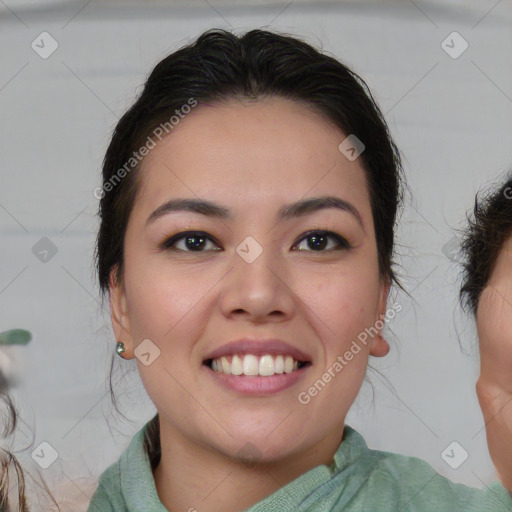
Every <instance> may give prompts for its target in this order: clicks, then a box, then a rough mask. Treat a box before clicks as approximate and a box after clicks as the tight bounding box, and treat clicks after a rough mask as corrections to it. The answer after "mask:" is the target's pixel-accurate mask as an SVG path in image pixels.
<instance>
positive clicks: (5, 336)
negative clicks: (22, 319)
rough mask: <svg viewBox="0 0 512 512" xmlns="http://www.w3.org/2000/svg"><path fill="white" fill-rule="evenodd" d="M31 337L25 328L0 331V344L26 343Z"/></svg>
mask: <svg viewBox="0 0 512 512" xmlns="http://www.w3.org/2000/svg"><path fill="white" fill-rule="evenodd" d="M31 339H32V334H30V332H29V331H26V330H25V329H10V330H9V331H4V332H0V345H26V344H27V343H28V342H29V341H30V340H31Z"/></svg>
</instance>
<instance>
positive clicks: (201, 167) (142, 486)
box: [89, 30, 512, 512]
mask: <svg viewBox="0 0 512 512" xmlns="http://www.w3.org/2000/svg"><path fill="white" fill-rule="evenodd" d="M362 84H364V83H363V82H362V81H361V80H360V79H359V78H358V77H357V76H356V75H354V74H353V73H352V72H351V71H350V70H348V69H347V68H346V67H345V66H343V65H342V64H340V63H339V62H338V61H336V60H335V59H333V58H330V57H328V56H325V55H322V54H320V53H319V52H317V51H316V50H314V49H313V48H311V47H310V46H308V45H307V44H305V43H303V42H301V41H299V40H297V39H295V38H291V37H284V36H281V35H277V34H274V33H270V32H266V31H259V30H255V31H251V32H249V33H248V34H245V35H244V36H241V37H237V36H235V35H233V34H230V33H227V32H224V31H220V30H216V31H209V32H207V33H205V34H203V35H202V36H200V37H199V39H198V40H197V41H196V42H195V43H194V44H192V45H189V46H186V47H184V48H182V49H180V50H179V51H177V52H175V53H173V54H172V55H170V56H168V57H167V58H165V59H164V60H163V61H162V62H160V63H159V64H158V65H157V66H156V68H155V69H154V70H153V72H152V73H151V75H150V76H149V78H148V81H147V83H146V85H145V89H144V91H143V92H142V94H141V96H140V97H139V99H138V100H137V102H136V103H135V105H134V106H133V107H132V108H131V109H130V110H129V111H128V112H127V113H126V114H125V116H124V117H123V118H122V119H121V120H120V122H119V124H118V125H117V127H116V130H115V132H114V135H113V139H112V142H111V144H110V146H109V148H108V150H107V154H106V157H105V161H104V167H103V186H102V187H101V189H99V190H98V191H97V194H98V196H99V197H101V203H100V214H101V227H100V231H99V235H98V244H97V263H98V273H99V279H100V286H101V289H102V290H103V292H104V293H107V292H108V294H109V297H110V305H111V315H112V323H113V327H114V331H115V336H116V340H117V341H118V353H119V355H120V356H121V357H124V358H125V359H134V358H136V360H137V366H138V369H139V372H140V375H141V378H142V381H143V384H144V386H145V389H146V391H147V393H148V395H149V397H150V398H151V400H152V401H153V403H154V404H155V406H156V408H157V410H158V414H157V415H156V416H155V418H153V419H152V420H151V421H150V422H148V423H147V424H146V425H145V426H144V428H143V429H141V430H140V431H139V432H138V433H137V434H136V435H135V436H134V438H133V439H132V442H131V444H130V446H129V447H128V448H127V450H126V451H125V452H124V454H123V455H122V456H121V458H120V460H119V461H118V462H116V463H115V464H113V465H112V466H110V467H109V468H107V470H106V471H105V472H104V473H103V475H102V476H101V478H100V483H99V486H98V489H97V491H96V493H95V495H94V496H93V498H92V501H91V504H90V507H89V511H91V512H92V511H94V510H116V511H120V510H127V511H135V510H152V511H162V512H163V511H165V510H172V511H180V510H183V511H192V510H209V511H217V510H222V511H233V512H234V511H239V510H251V511H253V512H254V511H257V510H258V511H261V510H280V511H282V510H290V511H291V510H345V511H353V510H379V511H385V510H390V511H391V510H393V511H396V510H399V509H407V510H450V511H452V512H453V511H456V510H464V511H468V510H475V511H476V510H484V509H485V510H510V509H511V508H512V498H511V496H510V494H509V493H508V492H507V491H506V490H505V489H504V488H503V487H502V486H501V485H500V484H499V483H497V482H495V483H494V484H493V485H491V486H490V487H489V488H487V489H485V490H478V489H472V488H469V487H466V486H463V485H461V484H454V483H452V482H450V481H449V480H448V479H446V478H443V477H442V476H440V475H438V474H436V473H435V472H434V470H433V469H432V468H431V467H430V466H429V465H428V464H427V463H425V462H424V461H421V460H419V459H416V458H410V457H404V456H401V455H397V454H391V453H387V452H379V451H374V450H369V449H368V448H367V446H366V444H365V442H364V440H363V439H362V437H361V436H360V435H359V434H358V433H357V432H356V431H355V430H354V429H352V428H350V426H348V425H345V416H346V414H347V412H348V410H349V408H350V406H351V405H352V403H353V401H354V399H355V398H356V396H357V394H358V391H359V389H360V386H361V384H362V381H363V378H364V375H365V372H366V368H367V364H368V359H369V356H370V355H372V356H375V357H382V356H385V355H386V354H387V352H388V350H389V346H388V343H387V342H386V340H385V339H384V337H383V334H382V327H383V325H384V321H383V319H384V318H386V316H387V314H388V312H389V310H390V309H391V308H390V307H389V305H388V304H387V297H388V292H389V288H390V285H391V283H392V282H394V281H395V276H394V273H393V270H392V257H393V234H394V225H395V219H396V214H397V210H398V207H399V205H400V202H401V190H402V184H401V163H400V157H399V153H398V151H397V149H396V147H395V145H394V143H393V141H392V140H391V138H390V136H389V133H388V129H387V126H386V124H385V122H384V120H383V118H382V115H381V113H380V111H379V109H378V107H377V106H376V105H375V103H374V102H373V99H372V98H371V95H370V94H369V92H367V89H365V88H364V87H363V85H362ZM363 333H366V337H365V336H362V334H363Z"/></svg>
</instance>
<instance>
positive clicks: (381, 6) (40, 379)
mask: <svg viewBox="0 0 512 512" xmlns="http://www.w3.org/2000/svg"><path fill="white" fill-rule="evenodd" d="M22 4H25V6H23V5H22ZM117 4H120V2H111V3H106V4H98V3H96V2H91V3H87V2H77V3H74V2H66V4H65V5H64V4H63V5H62V6H57V7H55V5H56V4H54V3H44V2H20V3H19V4H17V3H16V2H15V1H10V2H5V3H4V4H2V9H1V10H0V47H1V48H2V52H1V53H0V70H1V71H0V108H1V120H2V122H1V126H0V144H1V146H0V176H1V182H0V183H1V186H0V227H1V242H2V243H1V244H0V262H1V265H0V312H1V317H0V330H3V329H8V328H11V327H24V328H27V329H29V330H30V331H32V333H33V335H34V339H33V340H32V342H31V343H30V345H29V346H28V347H24V348H20V352H21V353H22V354H21V356H22V358H23V361H24V367H23V368H22V370H21V379H22V383H21V384H20V385H19V386H18V387H17V388H15V389H14V390H13V396H14V397H15V398H16V401H17V404H18V407H19V409H20V412H21V414H22V418H23V419H24V420H25V421H26V423H27V425H24V424H22V425H21V430H20V431H19V433H18V436H17V440H16V446H17V447H19V449H22V448H24V447H25V446H27V445H28V444H29V443H30V442H32V440H33V438H35V443H34V447H36V446H37V445H38V444H39V443H40V442H42V441H47V442H49V443H50V444H51V445H52V446H54V447H55V448H56V449H57V451H58V452H59V455H60V458H59V460H58V461H57V463H56V464H55V465H54V466H52V468H53V469H55V470H56V471H58V472H59V474H60V472H61V471H63V472H64V473H65V474H66V475H67V476H69V477H70V478H72V477H75V476H79V475H84V474H89V472H90V473H92V474H94V475H97V474H98V473H99V472H100V471H102V470H103V469H104V468H105V467H106V466H107V465H108V464H110V463H111V462H113V461H114V460H116V459H117V457H118V456H119V454H120V453H121V451H122V450H123V449H124V447H125V446H126V445H127V444H128V442H129V440H130V438H131V436H132V434H133V433H134V432H135V431H136V430H138V429H139V428H140V427H141V426H142V424H143V423H144V422H145V421H147V419H149V418H150V417H151V416H152V415H153V414H154V408H153V406H152V404H151V403H149V401H148V399H147V397H146V395H145V392H144V391H143V389H142V386H141V385H140V383H139V381H138V377H137V374H136V373H135V372H134V373H132V374H131V376H130V377H128V378H127V379H126V381H125V382H124V383H119V384H118V386H117V387H116V390H117V392H118V394H121V392H122V391H123V390H125V389H127V390H128V392H129V395H127V396H124V397H123V398H122V400H121V406H123V404H124V407H123V408H122V410H123V411H124V412H125V414H126V415H127V416H128V417H129V419H130V420H132V421H131V422H127V421H124V420H122V419H121V418H119V416H112V415H111V405H110V398H109V395H108V388H107V386H106V381H107V376H108V371H109V366H110V356H111V353H112V351H113V348H114V343H115V341H114V338H113V333H112V331H111V327H110V323H109V322H110V320H109V317H108V315H107V314H105V313H103V314H102V312H101V309H100V303H99V294H98V290H97V288H96V285H95V276H94V268H93V263H92V251H93V244H94V236H95V230H96V227H97V224H96V218H95V213H96V208H97V201H96V199H95V198H94V197H93V194H92V191H93V189H94V188H95V187H96V186H98V185H99V184H100V178H99V176H100V166H101V160H102V158H103V154H104V151H105V149H106V146H107V144H108V140H109V134H110V132H111V130H112V129H113V127H114V125H115V123H116V121H117V119H118V117H119V116H120V115H122V113H123V112H124V111H125V109H126V108H127V107H128V106H129V105H130V104H131V102H132V101H133V99H134V97H135V95H136V94H137V93H139V92H140V90H141V89H140V88H141V86H142V84H143V82H144V79H145V77H146V75H147V73H149V71H150V70H151V69H152V67H153V66H154V65H155V64H156V63H157V62H158V61H159V60H160V59H162V58H163V57H164V56H165V55H167V54H168V53H169V52H171V51H172V50H173V49H176V48H177V47H179V46H181V45H183V44H185V43H186V42H188V41H189V40H191V39H193V38H195V37H196V36H197V35H199V33H200V32H202V31H203V30H205V29H207V28H210V27H214V26H215V27H222V28H232V27H234V28H235V29H236V30H237V31H243V30H246V29H250V28H257V27H262V26H263V25H268V24H270V28H271V29H277V30H281V31H287V32H290V33H295V34H297V35H300V36H303V37H305V38H306V39H307V40H308V41H309V42H311V43H312V44H315V45H320V44H321V45H323V48H324V50H326V51H329V52H331V53H332V54H334V55H336V56H337V57H338V58H340V59H341V60H343V61H344V62H345V63H347V64H348V65H349V66H351V67H352V68H353V69H354V70H355V71H357V72H358V73H360V74H361V75H362V76H363V77H364V78H365V79H366V80H367V82H368V84H369V85H370V87H371V88H372V90H373V91H374V93H375V97H376V99H377V100H378V102H379V103H380V105H381V106H382V109H383V111H384V112H385V113H386V118H387V120H388V122H389V124H390V127H391V130H392V132H393V135H394V136H395V138H396V141H397V143H398V145H399V147H400V149H401V150H402V152H403V154H404V157H405V166H406V172H407V175H408V179H409V185H410V189H411V191H412V194H413V197H412V200H411V199H410V198H409V200H408V204H407V206H406V211H405V214H404V216H403V218H402V223H401V229H400V233H399V240H398V242H399V245H398V250H399V252H400V254H401V255H402V258H401V263H402V266H403V269H402V273H403V274H404V276H405V277H404V278H403V281H404V283H405V285H406V286H407V289H408V290H409V292H411V294H412V296H413V298H414V302H413V301H412V300H411V299H410V298H408V297H407V296H404V295H403V294H400V295H399V296H398V298H397V300H398V301H400V302H401V304H402V305H403V308H404V309H403V311H402V312H401V313H400V314H399V315H398V316H397V317H396V319H395V321H394V322H393V323H392V328H393V332H394V336H393V343H392V351H391V353H390V355H389V356H387V357H386V358H385V359H384V360H373V361H372V364H373V365H374V366H376V367H377V368H379V369H380V371H382V372H383V373H384V374H385V375H386V376H387V378H388V379H389V381H390V382H391V383H392V384H393V385H394V386H395V388H396V391H397V393H398V397H395V396H394V395H393V394H392V393H391V392H389V391H388V390H387V388H386V387H385V386H384V384H383V383H382V382H381V381H380V380H379V379H378V378H377V377H376V376H375V374H373V373H370V374H369V375H370V379H371V381H372V382H373V383H374V386H375V388H376V395H375V410H373V409H372V406H371V403H370V402H371V392H370V387H369V386H368V385H365V386H364V387H363V390H362V393H361V396H360V399H358V401H357V402H356V405H355V406H354V408H353V410H352V411H351V412H350V415H349V418H348V419H347V423H349V424H350V425H352V426H353V427H354V428H356V429H357V430H359V431H360V432H361V433H362V434H363V436H364V437H365V439H366V440H367V443H368V445H369V446H370V447H373V448H377V449H382V450H386V451H393V452H400V453H404V454H407V455H414V456H417V457H420V458H423V459H425V460H426V461H428V462H429V463H430V464H431V465H432V466H433V467H434V468H435V469H436V470H437V471H438V472H440V473H441V474H443V475H445V476H447V477H448V478H450V479H452V480H454V481H457V482H462V483H465V484H467V485H471V486H474V487H483V486H484V485H485V484H488V483H490V482H492V481H494V480H495V479H496V475H495V473H494V469H493V466H492V463H491V461H490V458H489V455H488V452H487V444H486V439H485V430H484V429H483V419H482V416H481V413H480V409H479V407H478V402H477V400H476V395H475V392H474V383H475V380H476V376H477V374H478V355H477V353H476V351H475V348H476V345H475V333H474V328H473V325H472V323H471V321H470V320H469V319H468V318H467V317H465V316H464V315H463V314H462V313H461V312H460V311H459V310H458V309H457V292H458V289H457V286H458V281H457V274H458V271H459V267H458V266H457V264H456V262H454V261H451V260H450V259H449V258H448V257H447V256H446V254H447V253H448V250H447V247H445V244H447V243H448V248H449V247H450V246H451V244H452V243H453V241H452V238H453V236H454V231H453V229H454V228H457V227H461V226H463V220H464V217H465V213H466V211H467V210H468V209H470V208H471V206H472V204H473V197H474V194H475V192H476V191H477V190H478V189H479V188H481V187H482V186H485V185H488V184H489V183H490V182H491V181H493V180H494V179H495V178H498V177H499V176H503V174H504V172H505V171H506V170H507V169H508V168H510V167H512V145H511V144H510V141H511V138H510V137H511V135H512V67H511V66H510V62H512V60H511V57H512V37H511V35H512V34H511V32H512V25H511V20H512V2H511V1H510V0H502V1H501V2H498V3H496V2H495V1H494V0H485V1H476V0H474V1H472V2H440V1H437V2H421V4H420V3H419V2H414V3H413V2H409V1H402V2H398V1H397V2H375V3H372V2H358V3H356V2H353V3H331V4H327V3H325V4H324V3H320V2H311V4H314V6H312V5H307V4H305V3H304V2H302V1H297V2H295V3H293V4H291V5H290V6H289V7H288V8H286V9H285V10H284V11H282V10H283V8H284V7H285V6H286V5H287V3H285V2H282V3H279V5H277V3H276V5H270V6H261V7H258V8H254V9H249V8H248V7H236V6H235V7H233V6H229V5H225V3H224V4H223V3H219V4H217V5H216V10H217V11H218V13H217V12H216V11H215V10H214V9H212V8H211V7H210V6H209V5H208V4H207V3H202V2H194V3H190V5H188V6H187V5H185V4H186V2H182V3H181V4H176V5H174V6H173V5H171V3H167V4H165V3H160V4H158V3H151V4H149V3H146V5H145V6H140V5H138V4H137V3H136V2H130V3H129V4H125V5H123V6H120V5H117ZM6 5H8V6H9V8H10V10H9V9H7V8H6V7H5V6H6ZM493 6H494V8H493ZM281 11H282V12H281ZM42 31H47V32H49V33H50V34H51V35H52V37H53V38H55V40H56V41H57V42H58V45H59V46H58V49H57V50H56V51H55V53H54V54H52V55H51V56H50V57H49V58H47V59H42V58H41V57H39V56H38V55H37V54H36V53H35V52H34V51H33V50H32V48H31V46H30V45H31V42H32V41H33V40H34V39H35V38H36V36H38V35H39V34H40V33H41V32H42ZM453 31H457V32H459V33H460V34H461V35H462V36H463V37H464V38H465V40H467V42H468V43H469V47H468V49H467V50H466V51H465V52H464V53H463V54H462V55H461V56H460V57H458V58H456V59H454V58H451V57H450V56H449V55H448V54H447V53H445V51H444V50H443V49H442V48H441V42H442V41H443V40H444V39H445V38H446V37H447V36H448V35H449V34H450V33H451V32H453ZM42 237H48V238H49V239H51V241H52V242H53V243H54V244H55V246H56V247H57V253H56V254H55V256H54V257H53V258H52V259H51V260H50V261H48V262H47V263H41V262H40V261H39V260H38V259H37V258H36V257H35V256H34V254H33V253H32V247H33V246H34V244H35V243H36V242H38V240H39V239H40V238H42ZM107 306H108V304H107ZM107 311H108V310H107ZM456 327H457V328H456ZM457 333H458V334H459V336H460V337H461V343H462V347H463V349H464V352H465V353H464V352H463V351H461V347H460V345H459V341H458V337H457ZM131 364H133V365H134V364H135V363H134V361H132V362H131ZM34 422H35V425H36V426H35V427H34ZM34 432H35V434H34ZM114 438H115V441H114ZM454 440H456V441H457V442H459V443H460V444H461V445H462V446H463V447H464V448H465V449H466V450H467V451H468V452H469V455H470V456H469V459H468V460H467V461H466V462H465V463H464V464H463V465H462V466H460V468H458V469H457V470H453V469H451V468H450V467H449V466H448V465H447V464H446V463H445V462H444V461H443V460H442V458H441V456H440V453H441V452H442V450H443V449H444V448H445V447H446V446H447V445H448V444H449V443H451V442H452V441H454ZM30 451H31V450H29V451H28V452H27V454H26V458H23V459H22V460H26V464H27V465H29V464H30V463H31V462H32V461H31V459H30ZM20 455H21V456H22V457H23V454H20ZM43 474H44V476H45V477H48V478H50V479H51V477H52V475H53V474H54V473H51V470H47V473H44V471H43Z"/></svg>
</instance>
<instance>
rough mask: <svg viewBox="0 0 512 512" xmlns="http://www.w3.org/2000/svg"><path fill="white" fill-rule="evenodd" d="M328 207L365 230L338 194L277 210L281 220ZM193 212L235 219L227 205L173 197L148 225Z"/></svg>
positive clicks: (351, 209) (356, 214)
mask: <svg viewBox="0 0 512 512" xmlns="http://www.w3.org/2000/svg"><path fill="white" fill-rule="evenodd" d="M326 208H336V209H338V210H342V211H345V212H348V213H350V214H352V215H353V216H354V217H355V218H356V220H357V222H358V223H359V224H360V225H361V227H362V228H363V231H364V225H363V220H362V218H361V215H360V213H359V211H358V210H357V208H356V207H355V206H354V205H353V204H352V203H349V202H348V201H346V200H345V199H341V198H339V197H336V196H320V197H312V198H307V199H301V200H300V201H297V202H295V203H291V204H287V205H284V206H282V207H281V208H280V209H279V211H278V212H277V215H276V217H277V220H278V221H279V222H282V221H287V220H291V219H294V218H298V217H302V216H304V215H308V214H311V213H314V212H316V211H319V210H323V209H326ZM183 211H187V212H193V213H199V214H201V215H205V216H207V217H214V218H218V219H225V220H233V218H234V216H233V213H232V212H231V211H230V210H229V209H228V208H226V207H225V206H222V205H219V204H216V203H213V202H211V201H207V200H204V199H193V198H177V199H171V200H170V201H167V202H166V203H164V204H162V205H161V206H159V207H158V208H157V209H156V210H155V211H154V212H153V213H152V214H151V215H150V216H149V217H148V218H147V220H146V226H147V225H148V224H150V223H151V222H154V221H155V220H156V219H159V218H160V217H163V216H164V215H167V214H169V213H177V212H183Z"/></svg>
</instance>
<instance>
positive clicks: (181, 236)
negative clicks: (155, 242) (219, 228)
mask: <svg viewBox="0 0 512 512" xmlns="http://www.w3.org/2000/svg"><path fill="white" fill-rule="evenodd" d="M182 240H183V243H182V246H181V247H177V244H178V242H181V241H182ZM208 242H212V243H213V239H212V238H211V237H209V236H208V235H206V234H205V233H202V232H200V231H187V232H185V233H178V234H177V235H174V236H172V237H171V238H169V239H167V240H166V241H165V242H163V244H162V245H161V248H162V249H166V250H172V251H182V252H206V251H205V250H203V249H204V248H205V246H206V245H207V243H208ZM214 250H218V249H214Z"/></svg>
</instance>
